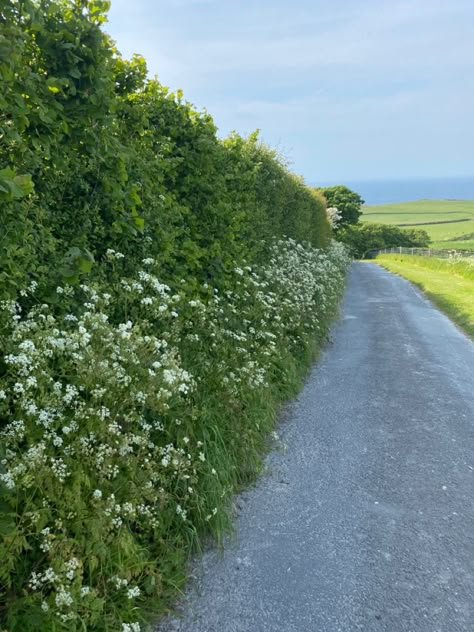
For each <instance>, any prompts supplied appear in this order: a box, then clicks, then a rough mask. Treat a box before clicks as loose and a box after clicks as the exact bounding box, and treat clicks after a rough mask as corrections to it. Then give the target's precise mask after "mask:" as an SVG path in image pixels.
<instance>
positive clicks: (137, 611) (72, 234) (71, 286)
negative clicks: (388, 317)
mask: <svg viewBox="0 0 474 632" xmlns="http://www.w3.org/2000/svg"><path fill="white" fill-rule="evenodd" d="M108 6H109V3H108V2H105V1H101V0H93V1H92V0H21V1H15V0H4V1H3V2H2V4H1V5H0V78H1V80H2V92H1V93H0V136H1V138H2V144H1V146H0V202H1V207H0V208H1V211H0V212H1V222H2V231H1V232H0V341H1V343H0V345H1V348H0V352H1V353H0V433H1V445H0V511H1V515H0V558H1V560H2V564H1V566H0V626H1V625H3V626H4V627H5V628H6V629H8V630H9V631H10V632H11V631H15V630H21V632H23V631H25V632H29V631H33V630H35V631H37V630H45V631H46V630H47V631H48V632H49V631H50V630H51V631H56V630H58V631H59V630H70V631H76V630H77V631H79V630H98V631H100V630H110V631H115V630H123V631H124V632H127V631H129V632H130V631H132V632H135V631H136V630H139V629H141V628H140V626H141V624H142V622H144V621H146V620H148V619H149V618H150V613H151V611H153V612H157V611H159V610H160V609H162V608H164V607H165V605H166V604H167V603H169V599H170V597H171V596H172V595H174V594H175V592H176V588H177V587H178V586H180V585H181V584H182V582H183V580H184V567H185V560H186V559H187V557H188V556H189V553H190V552H191V551H193V550H195V549H196V547H197V546H198V543H199V540H200V538H202V537H203V536H204V535H205V534H209V533H214V534H215V535H216V536H219V534H220V533H221V532H222V530H223V528H225V527H226V525H228V523H229V517H228V511H227V510H228V507H229V499H230V498H231V495H232V493H233V492H234V491H235V490H236V489H239V488H240V487H241V486H242V485H245V484H246V483H248V481H249V480H251V479H252V478H253V477H254V476H255V475H256V473H257V472H258V469H259V467H260V464H261V455H262V452H263V450H264V447H265V442H266V437H267V434H268V432H269V430H270V429H271V428H272V424H273V421H274V417H275V413H276V411H277V408H278V404H279V403H280V402H281V401H282V400H284V399H285V398H287V397H288V396H290V395H291V394H292V393H294V392H295V391H296V389H297V387H298V385H299V383H300V379H301V377H302V375H303V374H304V371H305V369H306V367H307V366H308V364H309V362H310V361H311V359H312V357H313V356H314V352H315V350H316V349H317V348H318V346H319V345H320V344H321V342H322V340H324V337H325V334H326V331H327V327H328V324H329V322H330V320H331V317H332V316H333V314H334V312H335V310H336V307H337V302H338V299H339V297H340V294H341V291H342V288H343V282H344V274H345V268H346V265H347V257H346V254H345V250H344V248H343V246H341V245H340V244H336V243H334V242H331V229H330V226H329V224H328V221H327V218H326V212H325V201H324V199H323V198H322V197H321V196H320V195H319V194H318V193H317V192H315V191H314V190H310V189H309V188H307V187H306V186H305V185H304V182H303V181H302V180H301V179H300V178H298V177H297V176H295V175H293V174H292V173H291V172H290V171H289V170H288V169H287V167H286V166H285V164H284V161H283V160H282V159H280V158H279V156H278V155H277V154H276V152H274V151H273V150H271V149H270V148H268V147H266V146H264V145H263V144H262V143H260V142H259V140H258V137H257V135H256V134H253V135H251V136H250V137H249V138H242V137H240V136H239V135H237V134H233V135H231V136H229V137H228V138H226V139H224V140H221V139H219V138H218V137H217V134H216V128H215V125H214V123H213V120H212V118H211V117H210V116H209V115H208V114H207V113H202V112H198V111H196V110H195V109H194V108H193V106H192V105H191V104H190V103H188V102H185V101H184V100H183V98H182V95H181V93H179V92H178V93H176V94H173V93H170V92H169V91H168V90H167V89H166V88H165V87H163V86H161V85H160V84H159V83H158V82H157V81H156V80H155V79H149V78H148V77H147V71H146V65H145V62H144V60H143V59H142V58H140V57H138V56H135V57H134V58H133V59H132V60H130V61H127V60H124V59H123V58H122V57H121V56H120V54H119V53H118V51H117V50H116V48H115V45H114V43H113V42H112V41H111V40H110V38H109V37H108V36H107V34H106V33H105V32H104V31H103V30H102V24H103V22H104V21H105V14H106V11H107V9H108Z"/></svg>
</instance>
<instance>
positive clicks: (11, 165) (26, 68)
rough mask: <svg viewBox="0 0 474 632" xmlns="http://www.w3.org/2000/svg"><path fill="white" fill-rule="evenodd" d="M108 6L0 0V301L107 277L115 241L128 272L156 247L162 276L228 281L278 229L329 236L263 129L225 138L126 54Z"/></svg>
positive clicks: (312, 238)
mask: <svg viewBox="0 0 474 632" xmlns="http://www.w3.org/2000/svg"><path fill="white" fill-rule="evenodd" d="M107 6H108V3H107V2H104V1H96V0H94V1H92V0H90V1H89V0H80V1H77V2H72V0H66V1H64V2H59V1H54V0H49V1H48V2H46V1H43V2H36V1H33V0H25V1H24V2H21V3H17V2H13V0H6V2H4V3H3V4H2V8H1V15H0V77H1V79H2V88H3V89H2V95H1V96H0V107H1V110H2V117H1V118H0V133H1V134H2V137H3V141H4V142H3V143H2V145H1V147H0V196H2V197H3V198H4V200H5V201H4V203H3V205H2V218H1V219H2V229H3V230H2V233H1V234H0V288H1V289H0V298H2V297H3V298H10V299H11V298H15V297H16V296H17V294H18V290H19V289H21V288H23V287H25V286H27V285H28V284H29V283H30V282H31V281H32V280H34V281H37V282H38V283H39V288H38V292H39V296H41V297H44V298H45V299H48V300H49V299H50V297H51V296H53V295H54V288H55V287H56V286H57V285H58V284H61V283H64V282H65V280H67V281H68V282H71V281H75V282H76V283H77V282H78V281H79V278H81V277H84V276H85V275H89V276H91V277H92V278H93V279H100V278H102V276H103V269H102V268H101V266H100V265H97V264H100V262H101V261H102V260H103V257H104V253H105V252H106V251H107V249H108V248H112V249H116V250H119V251H120V252H122V253H123V254H124V255H125V257H126V261H127V263H128V271H129V272H131V271H132V270H134V269H135V268H136V266H137V265H138V263H139V261H140V259H142V258H144V257H147V256H153V257H155V256H156V257H157V258H159V261H160V268H161V269H160V276H161V277H162V278H163V279H166V280H167V281H169V282H172V281H174V280H176V279H181V278H183V277H184V278H186V279H188V280H189V282H190V283H191V284H195V286H196V287H197V286H199V284H200V283H204V282H207V281H212V283H213V284H215V285H218V286H221V284H222V283H224V284H225V278H226V273H227V272H228V271H229V270H230V269H231V268H232V266H233V265H234V264H236V263H238V262H239V261H242V260H244V259H253V258H254V257H255V256H257V255H258V254H259V252H260V251H261V248H262V241H266V240H267V239H268V238H269V237H271V238H275V237H276V238H281V237H283V236H288V237H292V238H295V239H302V238H304V239H306V240H307V241H309V242H310V243H312V245H314V246H317V247H324V246H326V245H327V244H328V243H329V239H330V233H331V231H330V227H329V225H328V223H327V221H326V218H325V213H324V202H323V200H322V198H320V197H318V196H317V195H315V194H314V193H313V192H312V191H311V190H310V189H309V188H307V187H305V185H304V183H303V182H302V181H301V180H300V179H298V178H296V177H295V176H293V175H292V174H291V173H290V172H289V171H288V170H287V168H286V167H285V165H284V164H283V162H282V161H281V160H280V159H279V158H278V156H277V154H276V153H275V152H274V151H272V150H270V149H268V148H267V147H265V146H263V145H262V144H261V143H259V142H258V138H257V136H256V135H255V134H254V135H252V136H251V137H249V138H248V139H243V138H240V137H239V136H237V135H234V136H232V137H231V138H229V139H227V140H225V141H220V140H219V139H218V138H217V136H216V128H215V125H214V122H213V120H212V118H211V116H210V115H209V114H207V113H201V112H197V111H196V110H195V109H194V108H193V107H192V105H191V104H189V103H187V102H184V101H183V99H182V95H181V93H180V92H178V93H177V94H173V93H170V92H169V91H168V90H167V89H166V88H164V87H163V86H161V85H160V84H159V83H158V82H157V81H156V80H148V79H147V78H146V64H145V61H144V60H143V59H142V58H140V57H138V56H135V57H134V58H133V59H132V60H131V61H126V60H124V59H122V58H121V57H120V55H119V53H118V52H117V50H116V49H115V47H114V45H113V43H112V42H111V41H110V39H109V37H108V36H107V35H106V34H105V33H103V31H102V30H101V24H102V22H103V21H104V19H105V16H104V11H105V9H106V8H107ZM2 174H3V175H2ZM2 183H3V184H2ZM33 185H34V193H33V194H31V189H32V187H33Z"/></svg>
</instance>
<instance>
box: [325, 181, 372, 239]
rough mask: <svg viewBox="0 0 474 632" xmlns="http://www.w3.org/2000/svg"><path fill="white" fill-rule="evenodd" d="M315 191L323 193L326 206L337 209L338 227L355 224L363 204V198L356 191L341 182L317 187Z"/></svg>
mask: <svg viewBox="0 0 474 632" xmlns="http://www.w3.org/2000/svg"><path fill="white" fill-rule="evenodd" d="M316 191H318V192H320V193H322V194H323V195H324V197H325V199H326V201H327V205H328V207H330V208H336V209H337V210H338V224H337V227H338V229H339V228H343V227H344V226H347V225H349V224H357V222H358V221H359V217H360V216H361V214H362V211H361V207H362V205H363V204H364V200H363V199H362V198H361V197H360V195H359V194H358V193H356V192H355V191H351V189H348V188H347V187H346V186H343V185H341V184H339V185H336V186H333V187H324V188H319V189H316Z"/></svg>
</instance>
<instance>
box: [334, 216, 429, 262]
mask: <svg viewBox="0 0 474 632" xmlns="http://www.w3.org/2000/svg"><path fill="white" fill-rule="evenodd" d="M337 239H338V240H339V241H341V242H343V243H345V244H346V245H347V246H349V248H350V250H351V252H352V254H353V255H354V257H357V258H359V259H363V258H364V257H365V255H366V253H367V252H368V251H370V250H378V249H383V248H395V247H397V246H402V247H405V248H410V247H413V248H415V247H418V248H424V247H425V246H428V244H429V243H430V238H429V235H428V233H427V232H426V231H424V230H420V229H407V228H399V227H398V226H390V225H389V224H372V223H369V222H364V223H362V224H359V225H357V226H346V227H345V228H343V229H342V230H340V231H339V232H338V234H337Z"/></svg>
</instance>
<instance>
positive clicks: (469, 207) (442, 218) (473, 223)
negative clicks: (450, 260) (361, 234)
mask: <svg viewBox="0 0 474 632" xmlns="http://www.w3.org/2000/svg"><path fill="white" fill-rule="evenodd" d="M362 210H363V214H362V216H361V218H360V219H361V221H366V222H375V223H380V224H395V225H398V226H400V225H401V224H408V225H410V226H413V227H417V228H422V229H423V230H426V232H427V233H428V235H429V236H430V238H431V239H432V241H433V245H434V246H437V247H441V248H458V249H461V248H462V249H466V248H473V246H474V200H417V201H416V202H399V203H394V204H379V205H373V206H364V207H363V209H362ZM455 220H466V221H455ZM431 222H442V223H438V224H433V223H431ZM464 236H465V237H466V240H464V239H463V240H461V241H458V239H459V238H460V237H464ZM453 241H454V244H453Z"/></svg>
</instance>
